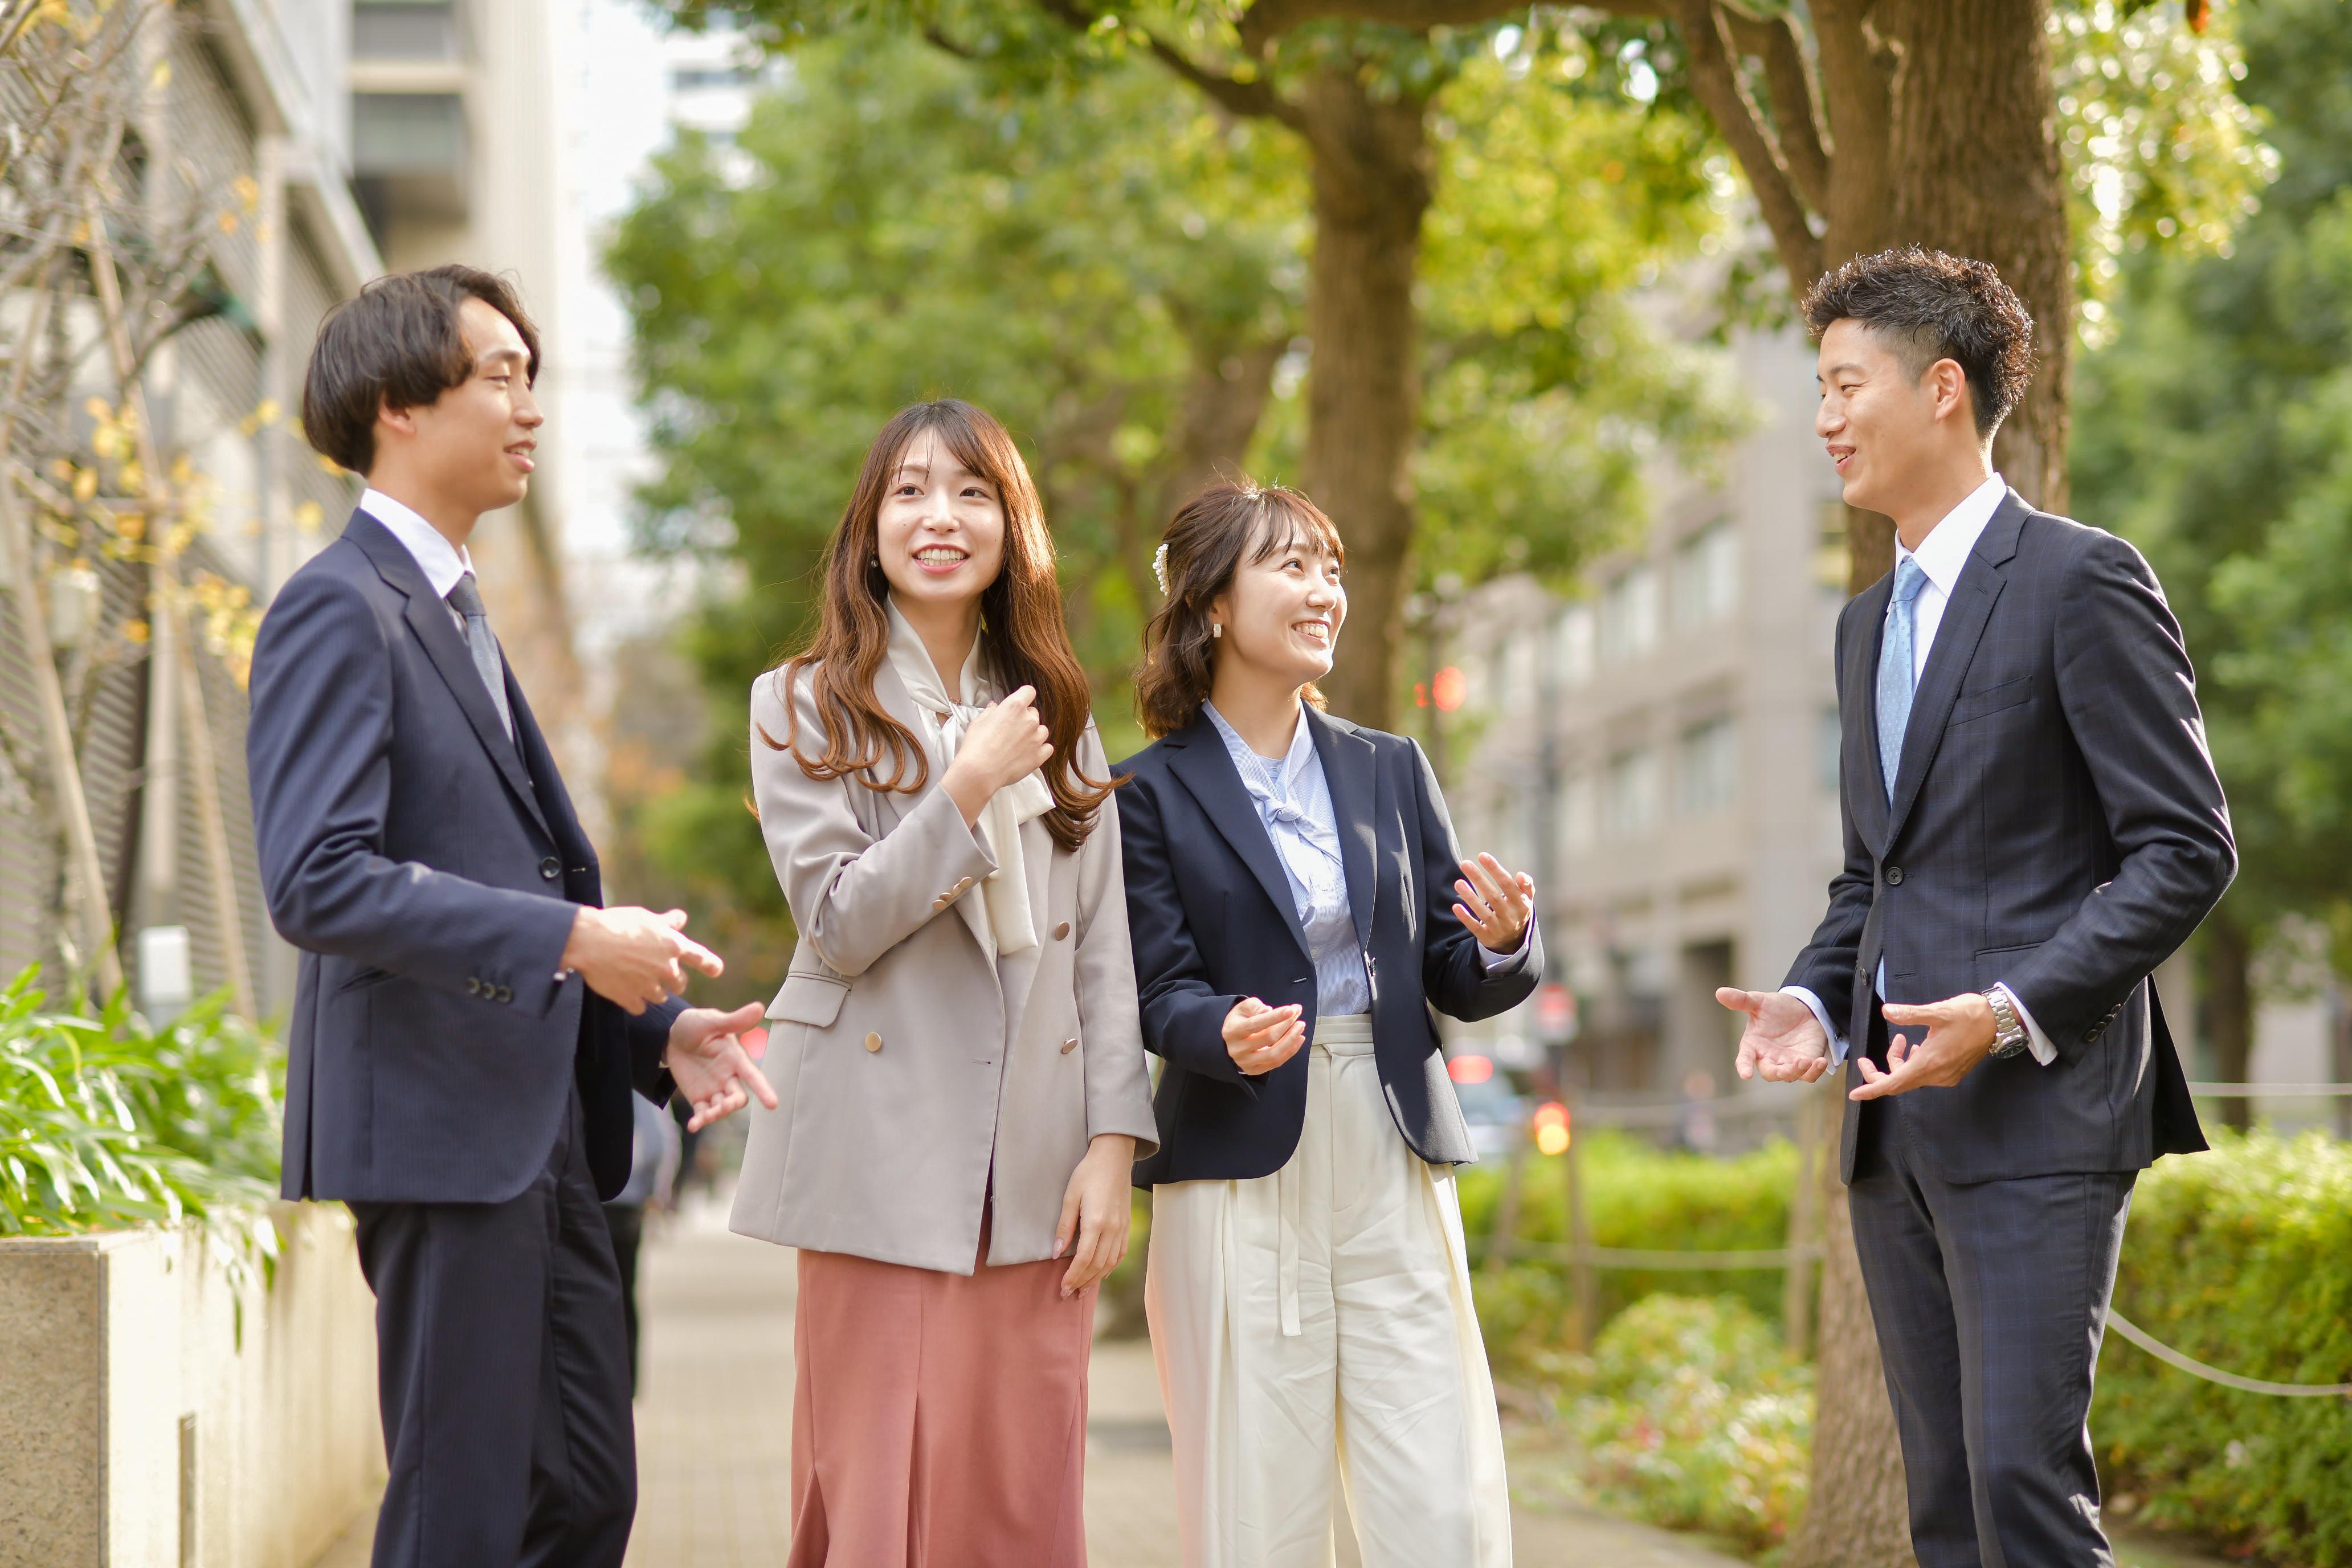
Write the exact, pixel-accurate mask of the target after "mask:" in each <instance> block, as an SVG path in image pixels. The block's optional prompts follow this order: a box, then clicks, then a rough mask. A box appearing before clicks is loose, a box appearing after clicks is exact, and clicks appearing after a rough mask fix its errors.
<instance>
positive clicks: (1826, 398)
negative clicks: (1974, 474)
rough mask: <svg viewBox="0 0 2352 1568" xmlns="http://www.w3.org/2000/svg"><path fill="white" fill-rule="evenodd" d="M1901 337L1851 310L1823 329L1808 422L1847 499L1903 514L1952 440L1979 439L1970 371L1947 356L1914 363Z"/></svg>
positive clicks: (1972, 443)
mask: <svg viewBox="0 0 2352 1568" xmlns="http://www.w3.org/2000/svg"><path fill="white" fill-rule="evenodd" d="M1819 376H1820V382H1821V395H1822V402H1821V407H1820V408H1819V409H1818V410H1817V411H1816V412H1815V414H1814V416H1813V430H1814V432H1815V433H1816V434H1817V435H1819V436H1820V437H1821V438H1822V447H1824V448H1825V449H1826V450H1827V451H1828V453H1829V458H1830V462H1831V463H1832V466H1834V467H1835V468H1836V469H1837V472H1838V478H1839V479H1840V480H1841V481H1843V485H1844V488H1845V503H1846V504H1847V505H1848V506H1852V507H1859V508H1861V509H1862V510H1864V511H1876V512H1884V513H1885V514H1886V515H1887V516H1889V517H1899V516H1902V515H1904V513H1905V511H1906V509H1907V506H1908V504H1909V501H1910V499H1911V492H1912V491H1913V490H1915V489H1918V488H1920V487H1921V486H1922V484H1923V483H1927V482H1929V477H1930V476H1932V475H1935V474H1937V473H1939V472H1940V469H1941V467H1942V465H1943V464H1944V462H1945V461H1946V460H1947V459H1948V458H1949V456H1950V449H1951V448H1952V447H1954V444H1955V443H1956V442H1964V443H1966V444H1967V445H1968V446H1969V447H1981V446H1982V444H1983V440H1984V439H1985V438H1981V437H1979V436H1978V435H1977V434H1976V427H1975V416H1974V415H1973V413H1972V412H1971V410H1970V406H1969V389H1968V377H1967V376H1966V374H1964V373H1963V372H1962V371H1961V369H1960V367H1959V365H1958V363H1955V362H1954V361H1952V360H1950V359H1937V360H1935V361H1934V362H1932V363H1928V364H1927V365H1924V366H1921V367H1919V368H1918V369H1916V370H1914V369H1912V368H1911V367H1910V365H1909V364H1907V363H1906V355H1905V353H1903V345H1902V344H1901V343H1900V342H1895V341H1890V340H1889V339H1888V337H1887V336H1886V335H1885V333H1882V332H1879V331H1874V330H1873V329H1871V328H1869V327H1867V326H1864V324H1863V323H1862V322H1860V321H1855V320H1853V318H1851V317H1848V318H1846V319H1844V320H1843V321H1832V323H1831V324H1830V326H1829V329H1828V330H1827V331H1824V332H1822V350H1821V360H1820V369H1819Z"/></svg>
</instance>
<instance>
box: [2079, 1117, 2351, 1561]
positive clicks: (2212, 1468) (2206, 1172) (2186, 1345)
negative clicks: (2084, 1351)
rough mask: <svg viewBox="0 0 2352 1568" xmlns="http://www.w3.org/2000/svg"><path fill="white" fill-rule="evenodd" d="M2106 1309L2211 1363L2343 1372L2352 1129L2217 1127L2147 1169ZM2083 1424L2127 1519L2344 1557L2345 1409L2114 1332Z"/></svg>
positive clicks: (2266, 1548)
mask: <svg viewBox="0 0 2352 1568" xmlns="http://www.w3.org/2000/svg"><path fill="white" fill-rule="evenodd" d="M2115 1304H2116V1310H2117V1311H2120V1312H2122V1313H2123V1314H2124V1315H2125V1316H2126V1317H2127V1318H2129V1319H2130V1320H2131V1321H2133V1322H2134V1323H2137V1325H2138V1326H2139V1327H2141V1328H2143V1329H2145V1330H2147V1331H2148V1332H2149V1333H2151V1334H2153V1335H2155V1336H2156V1337H2157V1338H2158V1339H2159V1340H2161V1341H2163V1342H2165V1343H2166V1344H2168V1345H2171V1346H2173V1347H2174V1348H2176V1349H2178V1350H2180V1351H2182V1352H2186V1353H2187V1354H2189V1355H2190V1356H2193V1357H2195V1358H2196V1359H2197V1360H2199V1361H2201V1362H2204V1363H2207V1364H2209V1365H2211V1366H2216V1367H2221V1368H2222V1369H2224V1370H2227V1371H2230V1372H2234V1373H2241V1374H2242V1375H2244V1376H2247V1377H2254V1378H2261V1379H2263V1380H2264V1381H2265V1382H2271V1383H2302V1384H2336V1383H2346V1382H2352V1145H2347V1144H2344V1143H2340V1142H2336V1140H2334V1139H2331V1138H2328V1137H2326V1136H2324V1135H2322V1134H2320V1133H2316V1132H2313V1133H2306V1134H2305V1135H2304V1136H2302V1137H2300V1138H2294V1139H2286V1138H2281V1137H2277V1136H2275V1135H2273V1134H2271V1133H2267V1132H2255V1133H2252V1134H2250V1135H2246V1136H2243V1137H2239V1136H2232V1135H2230V1134H2228V1133H2222V1134H2221V1135H2219V1136H2218V1137H2217V1140H2216V1147H2215V1150H2214V1152H2212V1153H2210V1154H2200V1155H2196V1156H2194V1157H2192V1158H2189V1159H2172V1160H2166V1161H2163V1162H2161V1163H2159V1164H2158V1165H2157V1167H2156V1168H2155V1169H2154V1170H2152V1171H2150V1172H2148V1173H2147V1174H2146V1175H2144V1176H2142V1177H2141V1178H2140V1182H2139V1186H2138V1190H2137V1192H2136V1193H2135V1194H2134V1195H2133V1198H2132V1212H2131V1221H2130V1225H2129V1226H2128V1228H2127V1229H2126V1231H2125V1233H2124V1252H2123V1263H2122V1267H2121V1268H2120V1270H2119V1271H2118V1275H2117V1279H2116V1294H2115ZM2091 1436H2092V1438H2093V1440H2094V1441H2095V1444H2096V1446H2097V1449H2098V1457H2099V1464H2100V1468H2101V1471H2102V1473H2103V1475H2104V1476H2105V1480H2106V1489H2107V1493H2108V1496H2109V1498H2110V1510H2111V1511H2113V1512H2114V1513H2116V1515H2118V1516H2119V1517H2125V1518H2129V1519H2132V1520H2135V1521H2141V1522H2145V1523H2147V1524H2151V1525H2155V1526H2157V1527H2159V1528H2163V1529H2169V1530H2183V1531H2193V1532H2195V1533H2196V1534H2199V1535H2201V1536H2206V1537H2209V1538H2212V1539H2217V1540H2220V1541H2223V1542H2228V1543H2230V1544H2231V1546H2233V1547H2235V1548H2238V1549H2239V1550H2241V1551H2245V1552H2256V1553H2259V1554H2261V1555H2262V1556H2263V1557H2264V1558H2266V1559H2270V1560H2273V1561H2276V1562H2281V1563H2298V1564H2302V1565H2303V1568H2352V1408H2347V1403H2346V1402H2345V1401H2344V1400H2342V1399H2290V1398H2282V1397H2279V1396H2277V1395H2273V1394H2247V1393H2242V1392H2240V1391H2238V1390H2235V1389H2230V1388H2224V1387H2221V1386H2219V1385H2216V1384H2211V1383H2208V1382H2205V1381H2204V1380H2203V1379H2201V1378H2197V1377H2192V1376H2190V1375H2189V1373H2184V1372H2180V1371H2178V1370H2176V1369H2175V1368H2172V1367H2169V1366H2167V1365H2165V1364H2164V1363H2161V1362H2158V1360H2157V1359H2156V1358H2155V1357H2153V1356H2151V1355H2149V1354H2147V1352H2145V1351H2142V1350H2140V1349H2139V1348H2138V1347H2137V1346H2136V1345H2133V1344H2130V1343H2128V1342H2126V1341H2125V1340H2124V1338H2123V1336H2122V1335H2120V1334H2116V1333H2113V1332H2110V1333H2109V1334H2108V1335H2107V1339H2106V1344H2105V1349H2104V1350H2103V1351H2102V1352H2101V1354H2100V1357H2099V1381H2098V1393H2097V1397H2096V1399H2095V1401H2094V1403H2093V1405H2092V1406H2091Z"/></svg>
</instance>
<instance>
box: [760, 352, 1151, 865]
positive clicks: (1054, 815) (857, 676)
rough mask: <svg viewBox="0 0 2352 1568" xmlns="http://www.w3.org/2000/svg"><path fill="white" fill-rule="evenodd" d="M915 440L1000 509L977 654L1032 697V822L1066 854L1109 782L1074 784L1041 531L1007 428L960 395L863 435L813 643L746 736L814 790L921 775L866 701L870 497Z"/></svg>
mask: <svg viewBox="0 0 2352 1568" xmlns="http://www.w3.org/2000/svg"><path fill="white" fill-rule="evenodd" d="M926 435H929V436H935V437H938V439H939V442H940V445H941V446H943V447H946V448H947V449H948V450H949V451H950V452H952V453H954V454H955V457H956V460H957V461H958V462H960V463H961V464H962V465H963V466H964V467H965V468H969V469H970V470H971V472H973V473H975V474H978V475H979V476H981V478H982V479H986V480H987V481H988V482H989V483H990V484H992V485H993V486H994V487H995V488H996V494H997V497H998V499H999V500H1001V501H1002V502H1003V508H1004V563H1003V566H1002V567H1001V568H1000V569H999V570H998V572H997V574H996V581H994V582H993V583H991V584H989V585H988V586H987V587H986V588H985V589H983V590H982V592H981V596H980V608H981V616H980V626H981V631H980V636H981V646H982V649H983V650H984V658H986V660H987V661H988V662H989V663H990V664H991V665H992V666H993V668H994V670H995V672H996V675H997V677H998V678H999V679H1001V680H1002V681H1003V683H1004V685H1005V687H1006V689H1011V688H1013V687H1018V686H1034V687H1035V688H1036V689H1037V716H1038V717H1039V718H1040V719H1043V720H1044V721H1045V729H1046V731H1047V732H1048V734H1050V735H1051V737H1052V739H1053V743H1054V754H1053V756H1052V757H1051V758H1049V759H1048V760H1047V761H1046V763H1045V768H1044V770H1043V772H1044V773H1045V787H1046V788H1047V789H1049V790H1051V791H1052V792H1053V795H1054V809H1053V810H1051V811H1049V812H1047V813H1046V814H1045V826H1046V829H1047V831H1049V832H1050V833H1052V834H1053V836H1054V841H1055V843H1056V844H1059V845H1061V846H1062V847H1064V848H1065V849H1076V847H1078V846H1079V845H1080V844H1083V843H1084V842H1086V838H1087V834H1089V833H1091V832H1093V831H1094V825H1095V816H1096V814H1097V811H1099V810H1100V808H1101V806H1102V803H1103V802H1104V801H1105V800H1106V799H1108V797H1109V795H1110V792H1111V790H1112V789H1113V788H1114V787H1115V786H1114V785H1113V784H1108V783H1097V782H1096V781H1095V780H1092V779H1089V778H1087V776H1086V775H1085V774H1084V773H1081V772H1080V771H1079V769H1078V766H1077V761H1076V759H1077V746H1078V741H1079V739H1080V737H1082V736H1083V735H1084V734H1085V733H1086V728H1087V711H1088V701H1087V677H1086V671H1085V670H1084V669H1083V668H1080V667H1079V664H1078V656H1077V655H1076V653H1075V652H1074V651H1072V649H1071V647H1070V634H1069V630H1068V627H1067V626H1066V625H1065V623H1064V621H1063V619H1062V591H1061V586H1060V584H1058V583H1057V582H1056V581H1055V576H1054V541H1053V537H1052V535H1050V534H1048V533H1047V532H1046V531H1045V507H1044V505H1043V504H1042V503H1041V502H1040V501H1039V500H1038V499H1037V487H1036V485H1035V484H1034V482H1032V480H1031V479H1030V478H1029V467H1028V465H1027V464H1026V463H1024V462H1023V461H1022V460H1021V449H1020V448H1019V447H1016V446H1014V445H1013V437H1012V436H1011V434H1010V433H1008V432H1007V431H1006V430H1005V428H1004V426H1003V425H1000V424H998V423H997V421H996V420H995V419H994V418H993V417H992V416H990V415H988V414H987V413H986V412H984V411H982V410H981V409H978V408H975V407H973V406H972V405H971V404H969V403H965V402H962V401H961V400H960V399H957V398H951V397H950V398H942V399H940V400H939V401H937V402H933V403H918V404H916V405H913V406H912V407H910V408H902V409H900V410H899V411H898V413H897V414H895V415H893V416H891V419H890V422H889V423H888V424H887V425H885V426H882V433H881V434H880V435H878V436H877V437H874V445H873V446H872V447H869V448H867V450H866V467H865V468H864V469H863V470H862V471H861V472H860V473H859V474H858V476H857V488H856V490H854V491H853V492H852V493H851V495H850V498H849V507H848V510H845V511H844V512H843V513H842V514H841V522H840V524H839V525H838V526H837V527H835V529H834V531H833V538H832V540H831V541H830V542H828V543H827V544H826V546H825V552H824V563H823V565H822V566H821V567H820V569H819V570H820V571H821V572H822V574H823V575H824V604H823V605H822V608H821V610H820V613H819V616H818V620H817V629H816V635H815V637H813V638H812V639H811V640H810V642H809V644H808V646H807V647H804V648H803V649H802V650H801V651H800V652H798V653H796V654H793V656H791V657H790V658H786V659H784V660H783V661H782V662H781V663H780V664H778V665H777V666H776V667H775V668H774V670H773V671H772V678H773V679H775V681H776V682H777V686H778V690H777V696H778V697H779V698H780V699H781V700H782V702H783V705H784V711H785V713H786V715H787V716H788V717H789V720H790V722H789V723H788V725H787V727H786V729H785V731H784V738H783V739H782V740H781V741H780V740H778V739H776V737H774V736H773V735H771V734H769V733H768V732H767V731H765V730H761V731H760V739H761V740H762V741H764V742H767V743H768V744H769V745H771V746H772V747H774V748H775V749H776V750H778V751H780V752H783V751H789V752H792V753H793V761H794V762H796V763H800V765H801V771H802V772H803V773H806V774H807V775H808V776H809V777H810V778H812V779H816V780H818V781H820V782H822V781H825V780H830V779H837V778H842V777H845V776H846V775H848V774H851V773H862V774H865V775H866V778H865V781H864V782H865V783H866V785H867V787H869V788H872V789H877V790H890V791H894V792H897V793H898V794H902V795H911V794H913V793H914V792H915V791H917V790H919V789H921V788H922V787H923V784H924V783H925V781H926V780H928V779H929V776H930V759H929V755H928V754H927V753H926V752H924V750H923V747H922V744H921V742H919V741H918V740H917V739H916V738H915V734H914V732H913V731H910V730H908V728H907V727H906V726H905V725H904V724H901V723H899V722H898V721H897V720H896V719H893V718H892V717H891V716H890V715H889V713H888V712H887V710H885V709H884V708H883V706H882V704H881V701H880V700H879V699H877V697H876V696H875V695H874V678H875V676H876V674H877V672H879V670H880V669H881V668H882V661H883V659H884V658H885V657H887V654H888V652H889V646H890V612H889V606H888V604H887V596H888V594H889V588H890V584H889V580H888V579H887V577H885V576H884V575H883V574H882V568H881V566H880V564H879V563H877V560H876V552H877V543H878V541H879V520H880V517H881V513H882V498H883V497H884V495H886V494H887V493H888V490H889V487H890V479H891V477H892V476H893V475H894V474H896V473H897V472H898V459H899V458H900V456H901V455H902V454H904V453H905V452H906V450H907V448H908V447H909V446H910V445H912V444H913V443H914V442H915V441H916V440H917V439H918V438H919V437H923V436H926ZM803 672H805V673H806V675H807V678H808V680H809V683H810V687H811V689H812V691H813V692H814V696H815V698H816V706H817V712H818V714H819V715H820V716H821V718H822V720H823V722H824V752H823V753H822V754H820V755H818V756H815V757H810V756H808V755H807V754H805V753H804V752H802V751H801V749H800V747H799V745H798V744H797V742H798V741H799V735H798V733H797V731H798V730H799V727H800V715H799V710H797V709H796V708H795V707H794V705H793V685H794V683H795V682H797V681H798V680H799V679H801V677H802V675H803ZM886 762H887V766H888V768H889V776H888V777H887V778H885V777H883V776H882V769H883V767H884V765H885V763H886Z"/></svg>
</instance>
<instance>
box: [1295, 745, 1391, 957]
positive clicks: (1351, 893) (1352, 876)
mask: <svg viewBox="0 0 2352 1568" xmlns="http://www.w3.org/2000/svg"><path fill="white" fill-rule="evenodd" d="M1305 714H1306V723H1307V729H1308V730H1309V731H1311V732H1312V733H1313V735H1314V737H1315V750H1316V752H1317V753H1318V755H1319V756H1321V758H1322V759H1323V778H1324V782H1325V783H1326V784H1328V785H1329V786H1330V789H1331V812H1332V815H1333V816H1337V817H1338V818H1339V859H1340V862H1341V864H1342V865H1343V866H1344V868H1346V871H1347V874H1348V912H1349V914H1350V915H1351V916H1352V917H1354V920H1355V922H1356V941H1357V943H1358V944H1359V945H1360V946H1364V947H1370V945H1371V941H1372V901H1373V900H1374V898H1375V897H1376V896H1377V895H1376V889H1375V886H1374V884H1373V881H1372V866H1373V864H1374V858H1375V857H1376V855H1377V854H1378V852H1379V849H1380V816H1379V809H1378V808H1379V805H1380V793H1381V785H1380V769H1379V767H1378V766H1377V764H1376V762H1375V757H1376V753H1375V752H1373V750H1372V743H1371V742H1370V741H1367V740H1365V739H1364V738H1363V737H1362V736H1361V735H1359V734H1357V733H1356V732H1355V731H1354V730H1353V729H1352V728H1342V727H1341V726H1340V725H1339V724H1336V723H1334V722H1333V721H1331V720H1329V719H1328V718H1326V717H1324V715H1322V714H1321V713H1318V712H1317V711H1316V710H1314V709H1312V708H1308V709H1307V710H1305ZM1286 886H1287V884H1286Z"/></svg>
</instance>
